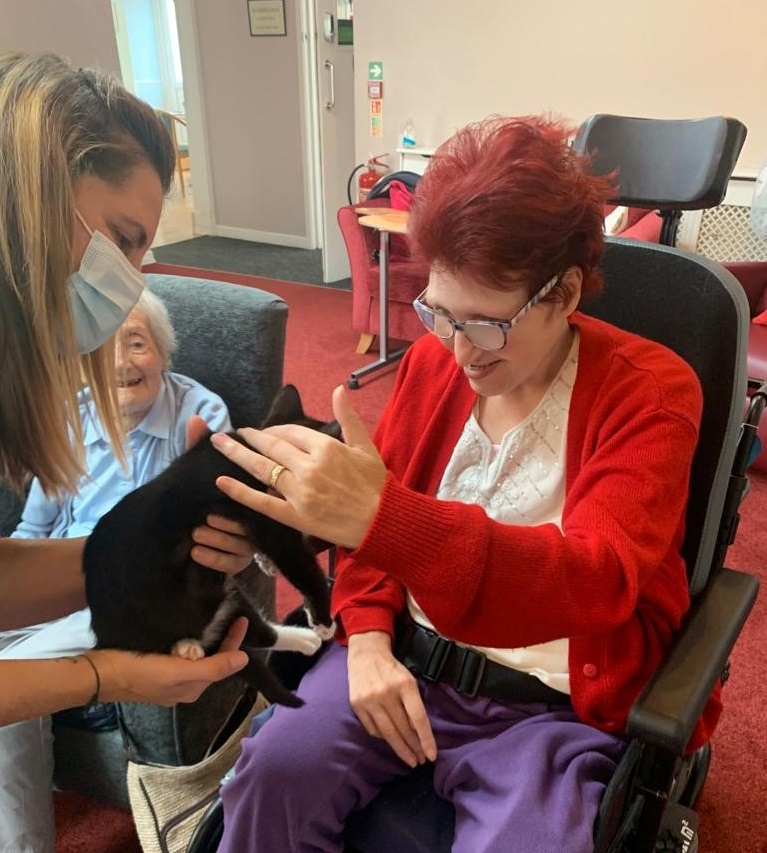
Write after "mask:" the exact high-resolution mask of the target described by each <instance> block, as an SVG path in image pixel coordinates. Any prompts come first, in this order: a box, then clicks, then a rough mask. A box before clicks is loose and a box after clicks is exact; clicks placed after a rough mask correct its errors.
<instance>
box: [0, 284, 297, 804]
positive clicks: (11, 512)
mask: <svg viewBox="0 0 767 853" xmlns="http://www.w3.org/2000/svg"><path fill="white" fill-rule="evenodd" d="M147 279H148V282H149V287H150V289H151V290H152V291H153V292H154V293H156V294H157V295H158V296H160V297H161V298H162V299H163V300H164V302H165V304H166V305H167V307H168V311H169V313H170V316H171V319H172V321H173V325H174V328H175V330H176V335H177V338H178V343H179V346H178V351H177V353H176V355H175V356H174V360H173V369H174V370H176V371H178V372H179V373H184V374H187V375H189V376H191V377H193V378H194V379H197V380H198V381H199V382H202V383H203V384H204V385H206V386H208V387H209V388H210V389H211V390H213V391H215V392H216V393H218V394H219V395H220V396H221V397H222V398H223V399H224V401H225V402H226V403H227V405H228V407H229V411H230V414H231V418H232V423H233V424H234V426H235V427H238V426H246V425H257V424H259V423H260V422H261V421H262V420H263V418H264V416H265V415H266V412H267V410H268V408H269V404H270V403H271V400H272V398H273V397H274V394H275V393H276V391H277V390H278V388H279V387H280V385H281V384H282V369H283V356H284V347H285V327H286V323H287V305H286V304H285V302H284V301H283V300H281V299H280V298H279V297H276V296H274V295H272V294H270V293H265V292H264V291H261V290H257V289H254V288H249V287H243V286H240V285H236V284H230V283H227V282H218V281H209V280H206V279H198V278H188V277H184V276H172V275H156V274H150V275H148V276H147ZM21 506H22V505H21V502H20V500H19V499H18V497H17V496H15V495H13V494H12V493H11V492H10V491H9V490H8V489H7V488H6V487H5V486H2V484H0V533H2V535H7V534H8V533H10V532H11V531H12V530H13V528H14V527H15V525H16V523H17V521H18V518H19V514H20V511H21ZM262 583H263V609H264V612H266V613H273V612H274V580H273V579H271V578H267V577H266V576H264V578H263V582H262ZM242 696H243V688H242V684H241V682H239V681H237V680H236V679H229V680H228V681H226V682H223V683H220V684H216V685H213V686H212V687H210V688H209V689H208V690H207V691H206V692H205V693H204V694H203V696H202V697H201V698H200V699H199V700H198V701H197V702H195V703H193V704H188V705H179V706H177V707H176V708H161V707H159V706H154V705H143V704H124V705H122V706H121V711H122V716H123V719H124V722H125V726H126V728H127V729H128V731H129V732H130V735H131V740H132V741H133V743H134V745H135V748H136V752H137V753H138V756H139V758H141V759H142V760H145V761H155V762H160V763H163V764H179V765H180V764H191V763H195V762H197V761H199V760H200V759H201V758H202V757H203V756H204V754H205V753H206V751H207V749H208V747H209V746H210V744H211V743H212V742H213V741H214V739H215V738H216V736H217V734H218V733H219V730H220V729H221V727H222V725H224V723H225V722H226V721H227V720H228V719H229V718H230V716H231V715H232V713H233V710H234V709H235V708H236V707H237V706H238V704H239V703H240V699H241V698H242ZM103 710H104V712H105V713H103V714H101V715H100V717H101V720H102V724H101V726H100V728H99V730H97V731H96V730H93V729H85V728H83V727H82V726H80V725H76V724H74V723H73V718H72V715H67V714H66V712H65V713H64V714H61V715H54V734H55V746H54V749H55V771H54V778H55V785H56V787H57V788H58V789H60V790H66V791H72V792H75V793H79V794H83V795H86V796H91V797H94V798H96V799H99V800H102V801H105V802H110V803H113V804H115V805H120V806H123V807H126V808H127V807H128V794H127V788H126V783H125V773H126V758H125V751H124V745H123V739H122V735H121V733H120V731H119V729H118V728H117V725H116V722H115V715H114V713H110V711H113V708H111V707H106V706H105V707H104V709H103Z"/></svg>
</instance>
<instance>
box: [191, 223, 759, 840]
mask: <svg viewBox="0 0 767 853" xmlns="http://www.w3.org/2000/svg"><path fill="white" fill-rule="evenodd" d="M603 272H604V281H605V286H604V291H603V293H602V294H601V295H600V296H598V297H594V298H592V299H590V300H589V301H588V302H586V303H584V304H583V305H582V306H581V310H582V311H583V312H584V313H587V314H591V315H593V316H596V317H599V318H600V319H603V320H606V321H608V322H611V323H613V324H614V325H616V326H619V327H622V328H624V329H627V330H629V331H632V332H635V333H637V334H640V335H643V336H644V337H647V338H650V339H652V340H655V341H658V342H660V343H662V344H665V345H666V346H668V347H669V348H671V349H673V350H675V351H676V352H677V353H678V354H679V355H680V356H682V357H683V358H684V359H685V360H686V361H687V362H688V363H689V364H690V365H691V366H692V367H693V369H694V370H695V371H696V373H697V375H698V377H699V379H700V382H701V385H702V388H703V396H704V407H703V415H702V421H701V428H700V436H699V441H698V446H697V449H696V453H695V457H694V460H693V466H692V471H691V477H690V501H689V506H688V510H687V528H686V538H685V542H684V546H683V556H684V558H685V561H686V565H687V569H688V577H689V582H690V594H691V599H692V607H691V609H690V611H689V613H688V615H687V617H686V619H685V621H684V624H683V625H682V627H681V629H680V631H679V632H678V636H677V637H676V639H675V642H674V644H673V646H672V648H671V649H670V651H669V653H668V655H667V658H666V660H665V661H664V663H663V664H662V666H661V667H660V668H659V669H658V671H657V672H656V674H655V675H654V677H653V678H652V679H651V680H650V682H649V683H648V684H647V685H646V686H645V688H644V690H643V691H642V692H641V694H640V695H639V697H638V698H637V700H636V703H635V704H634V706H633V708H632V710H631V712H630V715H629V719H628V724H627V732H626V733H627V735H628V738H629V745H628V748H627V751H626V753H625V755H624V757H623V759H622V761H621V763H620V764H619V767H618V769H617V771H616V773H615V775H614V777H613V779H612V780H611V782H610V784H609V785H608V787H607V790H606V792H605V795H604V798H603V801H602V804H601V808H600V811H599V815H598V819H597V823H596V826H595V832H594V850H595V851H596V853H649V851H656V850H668V851H684V853H694V851H695V850H696V849H698V839H697V831H696V830H697V816H696V814H695V812H694V805H695V801H696V799H697V797H698V795H699V794H700V791H701V789H702V787H703V783H704V781H705V777H706V773H707V770H708V766H709V762H710V757H711V745H710V744H707V745H705V746H704V747H702V748H701V749H699V750H698V751H697V752H695V753H693V754H692V755H687V754H686V752H685V747H686V745H687V743H688V741H689V738H690V736H691V733H692V730H693V728H694V726H695V723H696V721H697V720H698V719H699V717H700V715H701V713H702V711H703V707H704V705H705V703H706V701H707V699H708V697H709V696H710V694H711V692H712V690H713V689H714V686H715V684H716V683H717V681H721V682H724V681H725V680H726V678H727V675H728V658H729V655H730V653H731V650H732V648H733V646H734V644H735V641H736V639H737V637H738V635H739V633H740V631H741V629H742V627H743V625H744V623H745V621H746V619H747V617H748V614H749V612H750V610H751V608H752V607H753V604H754V601H755V600H756V595H757V590H758V581H757V579H756V578H755V577H753V576H752V575H748V574H745V573H742V572H739V571H735V570H732V569H728V568H726V567H725V565H724V562H725V556H726V552H727V549H728V547H729V545H730V544H731V543H732V542H733V541H734V535H735V532H736V529H737V524H738V519H739V515H738V510H739V506H740V502H741V500H742V498H743V496H744V494H745V491H746V488H747V482H748V481H747V476H746V467H747V464H748V461H749V459H750V457H751V455H752V450H753V446H754V442H755V441H756V427H757V425H758V422H759V418H760V417H761V415H762V412H763V410H764V407H765V402H767V385H763V386H762V387H761V388H760V389H759V390H757V391H756V392H755V393H754V394H752V395H751V403H750V407H749V409H748V413H747V415H746V418H745V422H744V418H743V411H744V401H745V400H746V399H747V378H746V343H747V332H748V323H749V315H748V305H747V302H746V298H745V295H744V293H743V290H742V288H741V287H740V285H739V284H738V282H737V281H736V279H735V278H734V277H733V276H732V275H731V274H730V273H729V272H727V271H726V270H725V269H724V268H723V267H721V266H720V265H719V264H716V263H713V262H710V261H708V260H706V259H704V258H702V257H700V256H696V255H692V254H690V253H687V252H684V251H681V250H678V249H675V248H672V247H668V246H665V245H659V244H650V243H640V242H638V241H630V240H621V239H620V238H610V239H608V240H607V246H606V251H605V256H604V261H603ZM658 511H659V512H662V507H658ZM284 654H285V653H275V654H273V655H272V663H273V665H274V667H275V669H277V671H278V672H279V673H280V675H281V676H282V677H283V678H286V679H291V674H290V672H289V667H286V666H285V665H284V660H279V659H278V658H279V656H280V655H284ZM294 675H295V676H296V678H294V679H291V680H293V682H294V683H296V681H297V678H298V677H299V673H294ZM265 713H267V714H268V710H267V712H265ZM715 738H716V736H714V740H715ZM431 773H432V771H431V767H430V766H428V765H425V766H421V767H420V768H418V769H417V770H414V771H412V772H410V773H409V774H408V775H406V776H404V777H402V778H398V779H395V780H393V781H392V782H390V783H389V784H388V785H387V786H385V787H384V789H383V790H382V791H381V792H380V794H379V795H378V797H377V798H376V799H375V800H373V802H372V803H370V804H369V805H368V806H367V807H365V808H364V809H363V810H361V811H360V812H357V813H354V814H352V815H351V816H350V818H349V820H348V822H347V826H346V830H345V833H344V843H345V850H346V851H347V853H391V851H392V850H397V851H398V853H448V851H449V850H450V847H451V843H452V836H453V826H454V813H453V808H452V806H451V805H450V804H449V803H447V802H446V801H444V800H440V799H439V798H438V797H437V796H436V794H435V793H434V789H433V786H432V784H431ZM222 831H223V808H222V805H221V802H220V800H219V801H216V802H214V803H213V804H212V805H211V807H210V808H209V809H208V811H207V813H206V815H205V816H204V818H203V819H202V820H201V822H200V824H199V825H198V827H197V830H196V832H195V834H194V836H193V838H192V840H191V843H190V846H189V848H188V853H213V851H215V850H216V847H217V845H218V842H219V840H220V838H221V833H222ZM522 853H524V851H523V852H522Z"/></svg>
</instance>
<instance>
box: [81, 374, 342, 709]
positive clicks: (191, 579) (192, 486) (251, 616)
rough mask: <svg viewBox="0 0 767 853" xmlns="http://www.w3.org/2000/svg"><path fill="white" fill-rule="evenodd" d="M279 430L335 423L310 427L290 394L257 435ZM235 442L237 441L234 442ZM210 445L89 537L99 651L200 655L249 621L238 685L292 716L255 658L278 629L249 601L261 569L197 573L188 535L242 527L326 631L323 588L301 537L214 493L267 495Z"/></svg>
mask: <svg viewBox="0 0 767 853" xmlns="http://www.w3.org/2000/svg"><path fill="white" fill-rule="evenodd" d="M281 423H299V424H302V425H304V426H309V427H311V428H313V429H319V430H320V431H323V432H327V433H330V434H333V435H336V436H337V435H338V433H339V430H338V425H337V424H335V423H332V424H324V423H322V422H320V421H315V420H313V419H311V418H308V417H307V416H306V415H305V414H304V412H303V409H302V407H301V401H300V398H299V395H298V391H297V390H296V389H295V388H294V387H293V386H291V385H287V386H285V387H284V388H283V389H282V390H281V391H280V392H279V393H278V395H277V397H276V399H275V401H274V403H273V405H272V409H271V411H270V412H269V415H268V416H267V418H266V420H265V421H264V423H263V424H262V427H265V426H271V425H274V424H281ZM232 437H233V438H234V439H236V440H238V441H241V439H240V438H239V437H238V436H237V435H236V434H232ZM209 438H210V436H206V437H205V438H204V439H203V440H202V441H200V442H199V443H198V444H197V445H196V446H195V447H193V448H192V449H191V450H189V451H187V452H186V453H185V454H184V455H183V456H181V457H179V458H178V459H176V460H175V461H174V462H173V463H172V464H171V465H170V466H169V467H168V468H167V469H166V471H164V472H163V473H162V474H160V475H159V476H158V477H156V478H155V479H154V480H152V481H151V482H149V483H147V484H146V485H144V486H141V487H140V488H138V489H136V490H135V491H134V492H132V493H131V494H129V495H127V496H126V497H125V498H123V499H122V500H121V501H120V502H119V503H118V504H117V505H116V506H115V507H114V508H113V509H112V510H111V511H110V512H108V513H107V514H106V515H104V517H103V518H102V519H101V520H100V521H99V522H98V524H97V525H96V527H95V528H94V530H93V532H92V533H91V535H90V536H89V537H88V540H87V542H86V545H85V551H84V556H83V568H84V571H85V588H86V597H87V600H88V605H89V606H90V609H91V617H92V626H93V631H94V633H95V634H96V638H97V648H118V649H128V650H133V651H138V652H170V651H171V649H172V648H173V646H174V644H175V643H176V642H178V641H180V640H184V639H189V638H191V639H196V640H203V637H204V642H203V647H204V649H205V652H206V654H207V653H210V652H211V651H214V650H215V649H216V648H218V646H219V644H220V642H221V639H222V638H223V637H224V635H225V634H226V631H227V630H228V628H229V626H230V625H231V624H232V622H233V621H234V619H235V618H236V617H238V616H246V617H247V618H248V633H247V636H246V638H245V642H244V643H243V646H242V648H243V650H244V651H245V652H246V653H247V655H248V659H249V662H248V664H247V666H246V667H245V668H244V669H243V670H242V671H241V672H240V673H238V675H240V676H241V677H242V678H244V679H245V680H246V681H247V682H248V683H250V684H252V685H253V686H255V687H256V688H257V689H258V690H260V691H261V692H262V693H263V694H264V696H265V697H266V698H267V699H269V700H270V701H271V702H278V703H280V704H284V705H291V706H294V707H296V706H298V705H300V704H302V703H301V700H300V699H298V698H297V697H296V696H295V695H294V694H293V693H291V692H290V691H289V690H287V688H285V687H284V686H283V685H282V684H281V682H280V681H279V680H278V679H277V678H276V676H275V675H274V673H272V671H271V670H270V669H269V668H268V667H267V666H266V665H265V663H264V662H263V660H262V655H261V654H260V653H259V652H258V651H257V650H258V649H264V648H270V647H272V646H273V645H274V644H275V642H276V640H277V632H276V630H275V628H274V627H273V626H272V625H271V624H269V623H268V622H267V621H266V620H265V619H264V618H263V617H262V616H261V614H260V613H259V610H258V605H257V602H256V600H255V595H254V591H255V589H256V588H257V584H256V581H257V580H258V578H259V576H260V575H261V569H259V568H258V567H257V566H255V565H251V566H249V567H248V568H246V569H245V570H244V571H242V572H240V573H239V574H237V575H234V576H231V577H229V576H227V575H226V574H224V573H222V572H218V571H213V570H211V569H207V568H204V567H203V566H200V565H199V564H198V563H196V562H195V561H194V560H193V559H192V558H191V555H190V551H191V548H192V545H193V542H192V538H191V533H192V530H193V529H194V528H195V527H197V526H198V525H200V524H202V523H204V521H205V518H206V516H207V515H208V514H210V513H215V514H218V515H222V516H225V517H227V518H230V519H235V520H236V521H239V522H241V523H242V524H243V526H244V527H245V529H246V530H247V531H248V535H249V537H250V538H251V539H252V540H253V541H254V542H256V543H257V546H258V550H259V551H260V552H262V553H263V554H266V555H267V556H268V557H269V558H270V559H271V560H272V562H273V563H274V564H275V565H276V566H277V568H279V570H280V571H281V573H282V574H283V575H284V576H285V577H286V578H287V579H288V580H289V581H290V582H291V583H292V584H293V585H294V586H295V587H296V588H297V589H298V590H300V591H301V592H302V593H303V594H304V597H305V604H306V606H307V608H308V610H309V612H310V613H311V616H312V621H313V622H314V623H315V624H317V625H322V626H325V627H329V626H331V625H332V619H331V616H330V601H329V592H328V586H327V582H326V578H325V576H324V574H323V572H322V570H321V568H320V567H319V565H318V563H317V559H316V557H315V555H314V553H313V552H312V551H311V550H310V549H309V547H308V546H307V545H306V543H305V541H304V539H303V537H302V536H301V534H300V533H297V532H296V531H295V530H292V529H291V528H288V527H285V526H284V525H282V524H279V523H277V522H275V521H272V520H271V519H269V518H267V517H266V516H263V515H261V514H259V513H256V512H254V511H253V510H250V509H248V508H246V507H243V506H242V505H241V504H238V503H236V502H234V501H232V500H231V499H230V498H228V497H227V496H226V495H224V494H223V492H221V491H220V490H219V489H218V488H216V478H217V477H219V476H222V475H227V476H230V477H234V478H235V479H238V480H240V481H242V482H244V483H246V484H247V485H248V486H250V487H252V488H255V489H258V490H259V491H266V489H267V487H266V486H264V485H263V483H261V482H260V481H258V480H256V479H255V478H254V477H251V476H250V475H249V474H248V473H247V472H245V471H244V470H243V469H242V468H240V467H239V466H237V465H235V464H234V463H233V462H230V461H229V460H228V459H227V458H226V457H225V456H224V455H223V454H221V453H220V452H219V451H218V450H216V449H215V448H214V447H213V445H212V444H211V443H210V440H209ZM243 443H244V442H243ZM217 614H218V615H217ZM214 617H216V619H215V624H214V625H213V627H211V625H212V623H214ZM206 629H207V630H206ZM312 639H313V638H312Z"/></svg>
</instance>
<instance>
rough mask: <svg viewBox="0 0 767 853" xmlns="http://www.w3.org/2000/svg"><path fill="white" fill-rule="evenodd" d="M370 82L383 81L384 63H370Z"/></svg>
mask: <svg viewBox="0 0 767 853" xmlns="http://www.w3.org/2000/svg"><path fill="white" fill-rule="evenodd" d="M368 80H383V62H368Z"/></svg>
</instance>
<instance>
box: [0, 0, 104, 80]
mask: <svg viewBox="0 0 767 853" xmlns="http://www.w3.org/2000/svg"><path fill="white" fill-rule="evenodd" d="M0 50H22V51H32V52H40V51H52V52H53V53H59V54H61V55H63V56H65V57H67V58H68V59H69V60H70V62H72V63H73V64H74V65H83V66H91V67H94V68H102V69H104V70H106V71H111V72H112V73H113V74H117V75H119V74H120V60H119V57H118V55H117V42H116V40H115V31H114V23H113V21H112V7H111V4H110V2H109V0H64V2H62V0H0Z"/></svg>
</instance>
